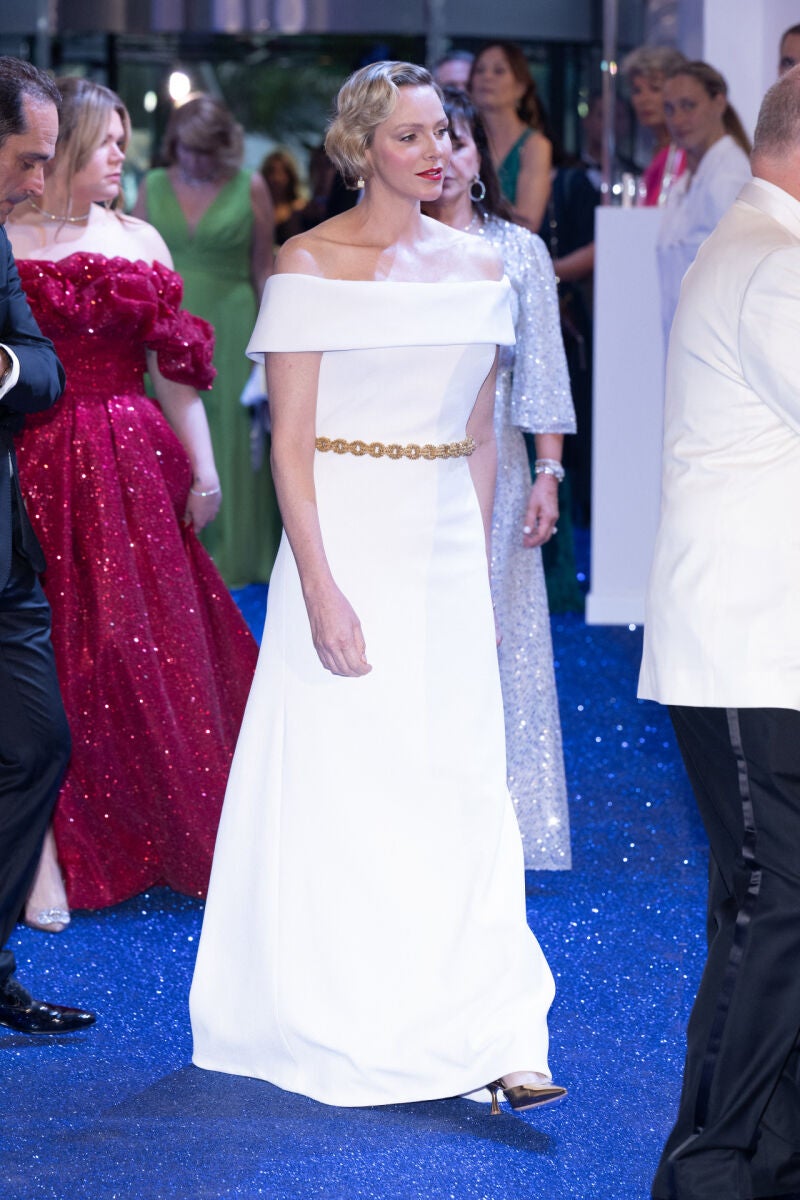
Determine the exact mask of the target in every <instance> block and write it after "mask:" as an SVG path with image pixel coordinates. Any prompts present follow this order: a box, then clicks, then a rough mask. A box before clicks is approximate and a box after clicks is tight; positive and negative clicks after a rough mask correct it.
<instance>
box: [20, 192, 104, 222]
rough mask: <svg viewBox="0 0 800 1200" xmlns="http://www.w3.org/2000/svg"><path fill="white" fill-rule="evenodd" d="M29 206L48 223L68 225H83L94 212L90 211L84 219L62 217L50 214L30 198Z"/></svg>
mask: <svg viewBox="0 0 800 1200" xmlns="http://www.w3.org/2000/svg"><path fill="white" fill-rule="evenodd" d="M28 204H30V206H31V207H32V208H35V209H36V211H37V212H38V213H41V214H42V216H43V217H45V218H46V219H47V220H48V221H61V222H66V224H67V225H82V224H83V222H84V221H88V220H89V217H90V216H91V215H92V210H91V209H89V211H88V212H86V213H84V214H83V216H82V217H60V216H59V215H58V214H57V213H51V212H48V211H47V209H46V208H42V206H41V204H37V203H36V201H35V200H31V199H30V197H28Z"/></svg>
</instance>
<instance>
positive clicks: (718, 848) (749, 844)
mask: <svg viewBox="0 0 800 1200" xmlns="http://www.w3.org/2000/svg"><path fill="white" fill-rule="evenodd" d="M670 716H671V717H672V723H673V725H674V727H675V732H676V734H677V738H678V745H679V747H680V750H681V754H682V756H683V760H684V763H685V765H686V769H687V772H688V774H689V778H690V780H691V783H692V787H693V789H694V793H695V796H696V799H697V803H698V806H699V809H700V813H701V816H702V818H703V823H704V825H705V828H706V833H707V834H708V839H709V842H710V846H711V870H710V882H709V901H708V903H709V909H708V933H709V944H708V958H707V961H706V965H705V968H704V971H703V976H702V979H701V981H700V987H699V989H698V992H697V997H696V999H695V1002H694V1006H693V1008H692V1012H691V1016H690V1018H689V1025H688V1029H687V1035H686V1041H687V1051H686V1065H685V1068H684V1078H683V1091H682V1094H681V1100H680V1107H679V1110H678V1118H677V1121H676V1123H675V1127H674V1129H673V1130H672V1133H671V1134H670V1136H669V1138H668V1140H667V1144H666V1146H665V1148H664V1152H663V1155H662V1158H661V1162H660V1163H659V1166H658V1171H657V1173H656V1177H655V1181H654V1184H653V1196H654V1197H657V1198H658V1200H751V1198H752V1197H766V1196H769V1197H772V1196H779V1195H789V1194H795V1193H797V1192H800V1071H799V1070H798V1067H799V1065H800V1064H799V1063H798V1058H799V1057H800V1055H799V1054H798V1034H799V1033H800V712H797V711H794V710H790V709H757V708H749V709H720V708H670Z"/></svg>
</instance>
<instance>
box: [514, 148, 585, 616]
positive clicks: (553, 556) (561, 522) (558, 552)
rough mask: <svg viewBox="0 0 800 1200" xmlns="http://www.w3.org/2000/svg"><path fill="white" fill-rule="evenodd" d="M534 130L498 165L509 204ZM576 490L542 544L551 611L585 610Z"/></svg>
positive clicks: (565, 489) (562, 492)
mask: <svg viewBox="0 0 800 1200" xmlns="http://www.w3.org/2000/svg"><path fill="white" fill-rule="evenodd" d="M532 133H533V130H532V129H526V130H525V132H524V133H523V134H522V135H521V137H519V138H518V139H517V141H516V142H515V143H514V145H513V146H512V147H511V149H510V150H509V152H508V154H507V155H506V156H505V158H504V159H503V161H502V162H501V163H500V165H499V166H498V168H497V178H498V179H499V181H500V189H501V191H502V193H503V195H504V196H505V198H506V200H508V202H509V204H511V205H515V204H516V202H517V181H518V179H519V171H520V166H521V156H522V147H523V146H524V145H525V143H526V142H527V140H528V138H529V137H530V136H531V134H532ZM525 440H526V441H527V443H528V456H529V458H530V461H531V471H533V463H534V460H535V458H536V445H535V442H534V439H533V436H532V435H531V434H526V435H525ZM571 500H572V490H571V486H570V478H569V474H567V476H566V478H565V479H564V482H563V483H562V484H561V486H560V487H559V489H558V507H559V516H558V533H557V534H555V535H554V536H553V537H551V538H550V540H549V541H548V542H547V543H546V545H544V546H543V547H542V564H543V566H544V579H545V585H546V587H547V601H548V605H549V608H550V612H551V613H563V612H583V607H584V596H583V592H582V591H581V589H580V587H579V585H578V578H577V568H576V565H575V539H574V536H573V526H572V513H571V507H572V503H571Z"/></svg>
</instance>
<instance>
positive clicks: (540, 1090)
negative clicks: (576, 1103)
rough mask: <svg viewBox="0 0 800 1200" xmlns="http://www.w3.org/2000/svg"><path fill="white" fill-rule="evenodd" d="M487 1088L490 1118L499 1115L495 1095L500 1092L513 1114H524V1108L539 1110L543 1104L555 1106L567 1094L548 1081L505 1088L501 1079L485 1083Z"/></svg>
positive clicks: (564, 1089) (562, 1088) (563, 1089)
mask: <svg viewBox="0 0 800 1200" xmlns="http://www.w3.org/2000/svg"><path fill="white" fill-rule="evenodd" d="M486 1086H487V1088H488V1089H489V1091H490V1092H491V1094H492V1116H494V1117H496V1116H499V1115H500V1105H499V1104H498V1102H497V1093H498V1092H502V1093H503V1095H504V1096H505V1098H506V1100H507V1101H508V1103H509V1105H510V1106H511V1108H512V1109H513V1110H514V1112H524V1111H525V1109H526V1108H541V1107H542V1106H543V1105H545V1104H555V1103H556V1102H557V1101H559V1100H563V1098H564V1096H566V1094H567V1089H566V1088H564V1087H559V1085H558V1084H557V1083H553V1082H552V1080H548V1081H547V1082H546V1083H541V1084H529V1083H520V1084H517V1085H516V1086H515V1087H506V1086H505V1084H504V1083H503V1081H502V1079H495V1080H494V1082H493V1083H487V1085H486Z"/></svg>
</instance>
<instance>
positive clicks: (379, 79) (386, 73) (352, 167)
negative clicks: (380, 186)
mask: <svg viewBox="0 0 800 1200" xmlns="http://www.w3.org/2000/svg"><path fill="white" fill-rule="evenodd" d="M402 87H429V88H433V90H434V91H435V92H436V94H437V96H439V97H440V98H441V94H442V93H441V91H440V90H439V87H438V85H437V84H436V83H435V82H434V79H433V76H432V75H431V74H430V72H429V71H426V70H425V68H424V67H418V66H415V65H414V63H405V62H377V63H370V65H369V66H367V67H362V68H361V69H360V70H359V71H355V72H354V73H353V74H352V75H351V76H350V78H349V79H347V80H345V82H344V83H343V84H342V86H341V88H340V89H339V94H338V96H337V97H336V111H335V114H334V117H333V120H332V121H331V123H330V125H329V126H328V131H327V133H326V135H325V153H326V154H327V155H328V158H330V160H331V162H332V163H333V164H334V166H335V167H336V169H337V170H338V171H339V172H340V174H341V175H342V177H343V178H344V180H345V182H346V183H347V184H349V186H350V187H355V185H356V182H357V180H358V179H359V178H362V177H363V176H364V175H365V174H366V172H367V158H366V151H367V150H368V149H369V147H370V145H371V144H372V138H373V134H374V133H375V130H376V129H377V127H378V126H379V125H382V124H383V122H384V121H385V120H386V119H387V118H388V117H390V116H391V114H392V112H393V111H394V108H395V105H396V104H397V100H398V97H399V95H400V88H402Z"/></svg>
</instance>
